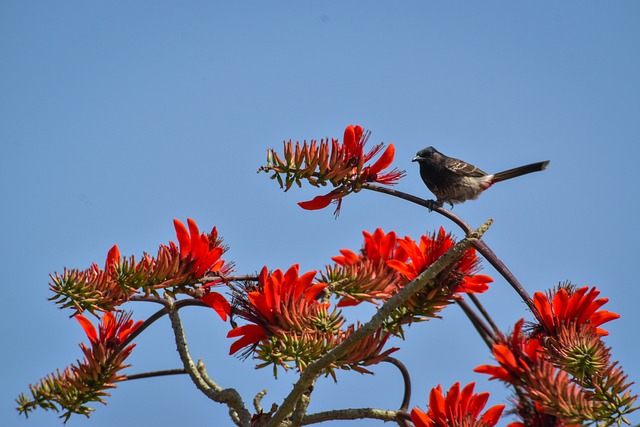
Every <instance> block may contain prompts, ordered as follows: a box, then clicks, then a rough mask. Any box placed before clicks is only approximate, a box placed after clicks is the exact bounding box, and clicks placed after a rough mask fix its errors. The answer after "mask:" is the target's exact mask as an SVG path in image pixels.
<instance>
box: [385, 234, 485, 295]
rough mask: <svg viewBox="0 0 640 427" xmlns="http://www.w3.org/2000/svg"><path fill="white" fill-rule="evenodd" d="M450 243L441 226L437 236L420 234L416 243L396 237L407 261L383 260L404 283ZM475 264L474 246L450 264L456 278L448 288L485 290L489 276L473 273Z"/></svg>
mask: <svg viewBox="0 0 640 427" xmlns="http://www.w3.org/2000/svg"><path fill="white" fill-rule="evenodd" d="M454 244H455V243H454V241H453V239H452V238H451V234H447V233H445V231H444V229H443V228H442V227H441V228H440V230H439V231H438V234H437V235H435V234H433V235H431V236H427V235H425V236H422V237H421V238H420V243H419V244H417V243H416V242H415V241H414V240H413V239H411V238H410V237H405V238H404V239H400V240H398V245H399V246H400V249H401V250H402V251H403V252H404V253H405V254H407V256H408V258H410V262H403V261H400V260H397V259H396V260H390V261H387V265H389V266H390V267H391V268H393V269H395V270H397V271H398V272H399V273H400V274H401V275H402V276H404V278H405V279H406V281H407V282H410V281H412V280H413V279H415V278H416V277H418V276H419V275H420V274H421V273H422V272H423V271H425V270H426V269H427V268H429V267H430V266H431V264H433V263H434V262H435V261H436V260H437V259H438V258H440V257H441V256H442V255H444V254H445V253H446V252H447V251H448V250H449V249H450V248H451V247H452V246H453V245H454ZM478 264H479V260H478V257H477V256H476V251H475V249H469V250H467V251H466V252H465V253H464V255H463V256H462V258H461V259H460V261H458V263H457V264H456V265H455V267H454V270H455V271H457V272H458V273H459V274H460V277H459V279H460V281H459V283H458V284H457V285H456V286H455V288H453V289H452V291H453V292H466V293H483V292H485V291H486V290H487V289H489V285H488V284H489V283H491V282H493V279H492V278H491V277H489V276H486V275H484V274H475V272H476V271H477V269H478Z"/></svg>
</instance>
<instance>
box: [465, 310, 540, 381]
mask: <svg viewBox="0 0 640 427" xmlns="http://www.w3.org/2000/svg"><path fill="white" fill-rule="evenodd" d="M523 324H524V319H520V320H519V321H518V322H517V323H516V325H515V328H514V330H513V333H512V334H511V339H510V340H509V341H508V342H503V343H498V344H494V346H493V356H494V357H495V359H496V361H497V362H498V364H499V365H498V366H494V365H481V366H478V367H477V368H475V369H474V372H478V373H481V374H488V375H491V378H490V379H491V380H495V379H499V380H502V381H504V382H507V383H509V384H513V385H519V384H521V383H522V381H523V378H525V377H526V375H525V374H526V373H527V372H528V371H529V370H530V369H531V368H532V366H534V365H535V364H537V363H538V362H539V360H541V356H540V348H541V346H540V341H538V340H537V339H535V338H527V337H525V336H524V335H523V334H522V325H523Z"/></svg>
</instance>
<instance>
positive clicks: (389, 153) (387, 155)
mask: <svg viewBox="0 0 640 427" xmlns="http://www.w3.org/2000/svg"><path fill="white" fill-rule="evenodd" d="M395 153H396V151H395V148H394V146H393V144H390V145H389V146H388V147H387V149H386V150H385V151H384V153H383V154H382V156H380V158H379V159H378V160H377V161H376V162H375V163H374V164H373V165H372V166H371V167H370V168H369V173H371V174H375V173H378V172H380V171H382V170H384V169H386V168H388V167H389V166H390V165H391V163H393V158H394V157H395Z"/></svg>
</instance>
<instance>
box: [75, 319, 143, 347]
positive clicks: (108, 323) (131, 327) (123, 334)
mask: <svg viewBox="0 0 640 427" xmlns="http://www.w3.org/2000/svg"><path fill="white" fill-rule="evenodd" d="M75 318H76V320H77V321H78V322H79V323H80V326H82V329H84V332H85V333H86V334H87V338H89V341H91V344H92V345H94V346H95V345H96V344H98V343H100V344H102V345H103V346H104V347H105V348H108V349H114V350H115V349H117V348H118V347H119V346H120V345H121V344H122V343H123V342H124V341H125V340H126V339H127V338H128V337H129V335H131V334H132V333H133V332H134V331H135V330H136V329H138V327H139V326H140V325H142V323H143V322H142V320H138V321H137V322H135V323H134V322H133V320H131V319H130V318H129V316H126V315H122V314H120V315H118V316H117V317H116V315H114V314H113V313H111V312H109V313H105V314H104V316H102V321H101V322H100V325H99V326H98V330H97V331H96V328H95V327H94V326H93V324H92V323H91V322H90V321H89V320H88V319H87V318H86V317H84V316H82V315H80V314H77V315H76V316H75ZM133 345H134V344H132V345H131V348H133Z"/></svg>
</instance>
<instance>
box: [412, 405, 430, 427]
mask: <svg viewBox="0 0 640 427" xmlns="http://www.w3.org/2000/svg"><path fill="white" fill-rule="evenodd" d="M411 422H413V425H414V426H415V427H433V426H434V425H435V424H434V423H433V421H432V420H431V418H429V415H427V414H426V413H424V412H422V411H421V410H420V409H418V408H413V409H412V410H411Z"/></svg>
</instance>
